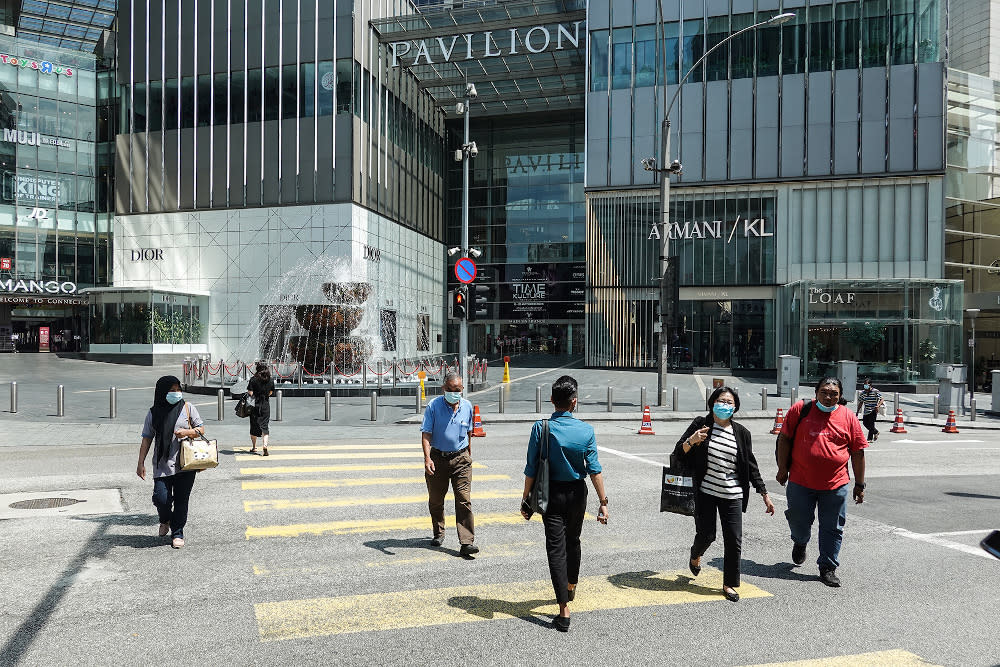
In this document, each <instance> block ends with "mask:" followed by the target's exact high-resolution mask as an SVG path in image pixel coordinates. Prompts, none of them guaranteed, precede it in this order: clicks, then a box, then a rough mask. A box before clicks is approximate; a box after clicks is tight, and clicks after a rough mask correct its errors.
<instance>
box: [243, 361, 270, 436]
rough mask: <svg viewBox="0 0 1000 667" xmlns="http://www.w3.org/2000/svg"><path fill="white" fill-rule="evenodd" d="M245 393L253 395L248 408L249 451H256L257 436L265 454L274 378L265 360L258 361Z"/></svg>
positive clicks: (268, 434)
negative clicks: (250, 406)
mask: <svg viewBox="0 0 1000 667" xmlns="http://www.w3.org/2000/svg"><path fill="white" fill-rule="evenodd" d="M247 393H248V394H250V396H252V397H253V401H254V406H253V409H251V410H250V453H251V454H256V453H257V438H260V440H261V446H262V447H263V448H264V456H267V441H268V438H270V437H271V401H270V398H271V394H273V393H274V380H272V379H271V369H270V368H268V364H267V362H265V361H258V362H257V368H256V372H255V373H254V375H253V377H252V378H250V382H249V383H248V384H247Z"/></svg>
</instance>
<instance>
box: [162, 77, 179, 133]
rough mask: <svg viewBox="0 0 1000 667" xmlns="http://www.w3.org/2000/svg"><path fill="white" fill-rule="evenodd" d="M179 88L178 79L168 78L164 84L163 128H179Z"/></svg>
mask: <svg viewBox="0 0 1000 667" xmlns="http://www.w3.org/2000/svg"><path fill="white" fill-rule="evenodd" d="M178 95H179V93H178V90H177V79H167V80H166V81H165V82H164V86H163V107H164V110H163V129H164V130H176V129H177V111H178V104H180V99H179V97H178Z"/></svg>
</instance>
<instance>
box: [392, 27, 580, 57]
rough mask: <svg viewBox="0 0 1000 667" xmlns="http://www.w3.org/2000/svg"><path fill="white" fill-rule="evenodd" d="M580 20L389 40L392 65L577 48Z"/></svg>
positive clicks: (578, 46)
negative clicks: (569, 22)
mask: <svg viewBox="0 0 1000 667" xmlns="http://www.w3.org/2000/svg"><path fill="white" fill-rule="evenodd" d="M583 23H584V22H583V21H574V22H573V23H572V24H570V25H566V24H562V23H560V24H558V25H556V26H554V27H552V26H544V25H536V26H534V27H531V28H510V29H509V30H498V31H492V30H487V31H485V32H467V33H464V34H461V35H449V36H447V37H434V38H431V39H414V40H409V41H405V42H391V43H390V44H389V48H390V50H391V53H392V67H399V66H400V65H404V66H409V65H433V64H434V63H447V62H451V61H452V60H473V59H475V58H495V57H497V56H514V55H521V54H527V53H542V52H544V51H549V50H552V51H562V50H563V49H565V48H568V47H572V48H574V49H579V48H580V26H581V25H582V24H583Z"/></svg>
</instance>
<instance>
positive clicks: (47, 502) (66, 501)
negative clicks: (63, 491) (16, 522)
mask: <svg viewBox="0 0 1000 667" xmlns="http://www.w3.org/2000/svg"><path fill="white" fill-rule="evenodd" d="M85 502H87V501H86V500H77V499H76V498H35V499H33V500H21V501H18V502H16V503H11V504H10V505H8V507H10V508H11V509H12V510H48V509H53V508H55V507H68V506H70V505H75V504H77V503H85Z"/></svg>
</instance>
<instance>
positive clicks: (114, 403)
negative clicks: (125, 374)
mask: <svg viewBox="0 0 1000 667" xmlns="http://www.w3.org/2000/svg"><path fill="white" fill-rule="evenodd" d="M109 393H110V398H111V405H110V408H109V409H108V415H109V416H110V417H111V419H116V418H117V417H118V387H111V391H110V392H109Z"/></svg>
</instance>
